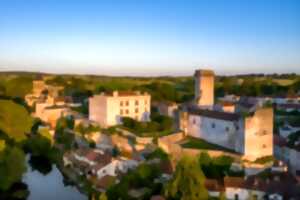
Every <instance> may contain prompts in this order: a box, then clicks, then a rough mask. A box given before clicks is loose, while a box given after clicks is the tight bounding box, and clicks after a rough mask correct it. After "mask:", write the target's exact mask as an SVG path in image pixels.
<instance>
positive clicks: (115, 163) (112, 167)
mask: <svg viewBox="0 0 300 200" xmlns="http://www.w3.org/2000/svg"><path fill="white" fill-rule="evenodd" d="M138 164H139V163H138V162H137V161H135V160H129V159H125V158H118V159H113V160H112V161H111V162H110V163H109V164H107V165H102V163H101V164H98V165H95V167H93V169H92V173H93V174H96V175H97V178H98V179H101V178H102V177H104V176H106V175H108V176H117V175H118V173H123V174H125V173H127V172H128V170H129V169H134V168H136V167H137V166H138Z"/></svg>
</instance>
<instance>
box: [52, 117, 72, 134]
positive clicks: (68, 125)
mask: <svg viewBox="0 0 300 200" xmlns="http://www.w3.org/2000/svg"><path fill="white" fill-rule="evenodd" d="M64 129H70V130H73V129H74V118H73V117H61V118H59V119H58V120H57V123H56V130H55V132H63V131H64Z"/></svg>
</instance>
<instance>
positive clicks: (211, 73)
mask: <svg viewBox="0 0 300 200" xmlns="http://www.w3.org/2000/svg"><path fill="white" fill-rule="evenodd" d="M195 76H215V73H214V71H213V70H208V69H198V70H196V71H195Z"/></svg>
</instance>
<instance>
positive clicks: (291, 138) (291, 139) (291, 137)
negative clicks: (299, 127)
mask: <svg viewBox="0 0 300 200" xmlns="http://www.w3.org/2000/svg"><path fill="white" fill-rule="evenodd" d="M299 139H300V131H297V132H295V133H292V134H290V135H289V136H288V146H289V147H291V148H293V147H294V146H295V143H296V142H297V141H299Z"/></svg>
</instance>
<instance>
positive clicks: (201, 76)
mask: <svg viewBox="0 0 300 200" xmlns="http://www.w3.org/2000/svg"><path fill="white" fill-rule="evenodd" d="M194 76H195V103H196V105H197V106H199V107H202V108H208V109H211V108H212V107H213V105H214V79H215V74H214V72H213V71H212V70H196V71H195V75H194Z"/></svg>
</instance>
